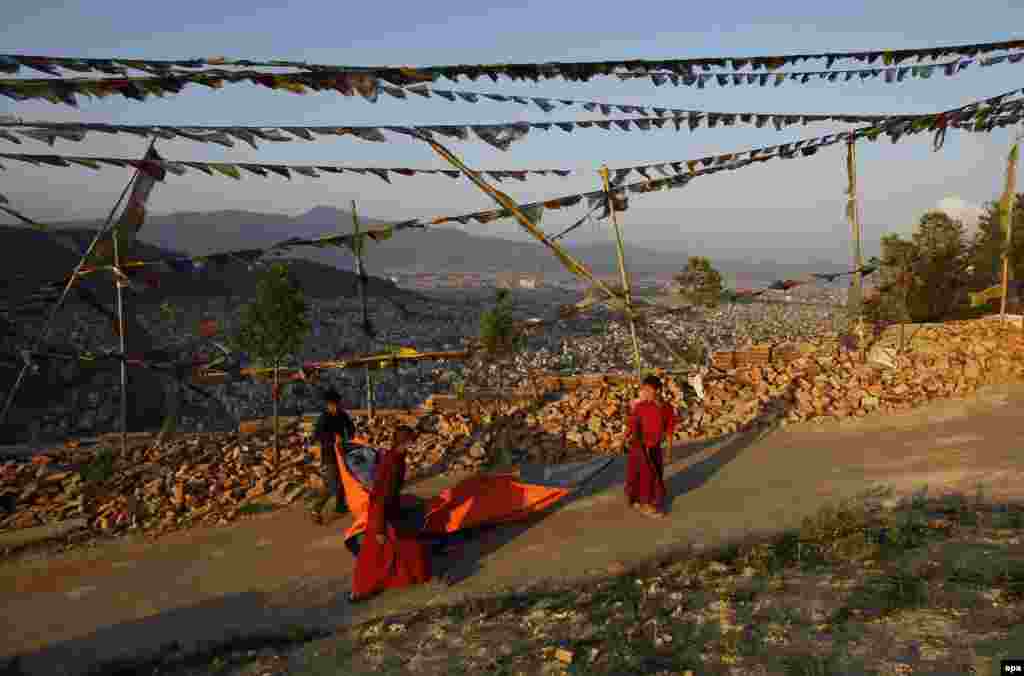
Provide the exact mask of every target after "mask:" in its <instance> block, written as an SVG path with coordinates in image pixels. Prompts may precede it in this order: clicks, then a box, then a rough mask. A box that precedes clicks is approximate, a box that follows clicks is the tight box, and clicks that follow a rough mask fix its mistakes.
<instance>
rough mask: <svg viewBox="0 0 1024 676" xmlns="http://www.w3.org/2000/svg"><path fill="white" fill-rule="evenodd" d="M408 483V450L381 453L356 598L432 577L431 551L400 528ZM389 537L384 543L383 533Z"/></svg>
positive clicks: (354, 583) (358, 565)
mask: <svg viewBox="0 0 1024 676" xmlns="http://www.w3.org/2000/svg"><path fill="white" fill-rule="evenodd" d="M403 483H405V450H404V449H403V448H401V447H399V448H392V449H391V450H388V451H386V452H384V453H382V454H381V456H380V459H379V460H378V462H377V466H376V467H375V469H374V478H373V489H372V490H371V492H370V505H369V510H368V513H367V520H366V535H365V536H364V537H363V541H362V545H361V546H360V550H359V556H358V557H357V559H356V568H355V572H354V573H353V574H352V596H353V597H354V598H353V600H356V601H358V600H361V599H362V598H365V597H367V596H370V595H372V594H375V593H376V592H379V591H383V590H384V589H395V588H398V587H408V586H410V585H414V584H421V583H423V582H427V581H428V580H429V579H430V550H429V548H428V546H427V545H426V544H424V543H422V542H420V541H419V540H418V539H417V537H416V534H415V533H409V532H403V530H402V529H400V528H399V529H396V527H395V524H396V523H397V522H398V515H399V513H400V510H401V507H400V497H399V496H400V493H401V490H402V484H403ZM381 535H383V536H384V539H385V540H386V541H385V542H384V543H382V542H380V540H379V539H378V538H379V536H381Z"/></svg>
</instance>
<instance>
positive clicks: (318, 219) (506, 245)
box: [58, 206, 848, 280]
mask: <svg viewBox="0 0 1024 676" xmlns="http://www.w3.org/2000/svg"><path fill="white" fill-rule="evenodd" d="M361 222H362V223H363V224H364V225H365V226H367V227H371V226H375V225H380V224H384V223H385V221H381V220H379V219H368V218H362V219H361ZM58 225H59V226H61V227H67V228H79V229H80V228H82V227H93V228H94V227H95V223H65V224H58ZM469 227H470V228H471V227H472V226H469ZM510 227H515V226H514V225H511V224H510ZM351 230H352V214H351V213H350V212H348V211H345V210H342V209H335V208H333V207H326V206H319V207H315V208H313V209H311V210H310V211H308V212H306V213H305V214H302V215H300V216H297V217H290V216H286V215H281V214H261V213H255V212H246V211H217V212H207V213H200V212H180V213H174V214H169V215H163V216H152V217H150V219H149V220H148V221H147V223H146V225H145V226H144V227H143V230H142V234H143V236H144V237H145V239H146V241H148V242H151V243H152V244H154V245H157V246H159V247H162V248H165V249H175V250H180V251H188V252H190V253H192V254H203V253H211V252H215V251H226V250H231V249H244V248H249V247H259V246H268V245H270V244H273V243H275V242H279V241H281V240H284V239H288V238H290V237H305V236H311V235H318V234H324V233H328V232H339V231H341V232H351ZM567 247H568V248H569V250H570V251H571V252H572V253H573V255H574V256H576V257H578V258H579V259H580V260H582V261H583V262H584V263H586V264H587V265H589V266H591V267H592V269H593V270H594V271H595V273H597V274H599V275H612V274H616V272H617V268H616V260H617V259H616V252H615V245H614V244H613V243H612V242H611V241H610V240H609V241H608V242H593V241H590V242H588V243H582V244H581V243H573V242H571V241H570V242H568V243H567ZM694 253H699V252H697V251H695V252H694ZM291 255H293V256H295V257H296V258H300V259H303V260H307V261H312V262H315V263H319V264H321V265H326V266H330V267H332V268H337V269H341V270H351V269H352V267H353V265H352V256H351V254H350V253H349V252H348V251H347V250H344V249H335V248H329V249H296V250H294V251H293V252H292V254H291ZM365 260H366V263H367V267H368V270H370V271H371V272H376V273H377V274H381V275H383V274H387V273H391V272H397V271H405V272H498V271H518V272H540V273H543V274H544V275H546V276H549V277H551V278H565V277H568V274H567V273H566V272H565V271H564V269H563V268H562V266H561V265H560V264H559V263H558V262H557V261H556V260H555V258H554V257H553V256H552V255H551V253H550V252H549V251H547V249H546V248H545V247H543V246H541V245H539V244H537V243H536V242H533V241H522V240H519V241H516V240H509V239H502V238H497V237H487V236H481V235H475V234H472V233H471V232H466V231H464V230H460V229H455V228H449V227H436V228H430V229H429V230H408V231H405V232H403V233H401V235H400V236H396V237H393V238H392V239H390V240H387V241H385V242H379V243H372V244H371V246H370V247H369V248H368V251H367V255H366V258H365ZM685 262H686V254H684V253H681V252H678V251H672V250H670V249H668V248H660V247H659V248H657V249H654V248H645V247H643V246H632V245H629V243H628V241H627V247H626V263H627V265H628V266H629V269H630V270H631V271H632V272H633V273H634V274H635V275H643V276H647V275H667V274H670V273H673V272H676V271H678V270H679V269H680V268H681V267H682V266H683V265H685ZM713 262H714V263H715V265H716V267H718V268H719V270H721V271H722V272H723V273H724V274H725V275H726V276H727V277H736V278H739V279H743V280H772V279H777V278H779V277H794V276H797V275H801V274H806V273H808V272H838V271H842V270H845V269H848V268H847V267H846V266H843V265H836V264H834V263H830V262H821V261H810V262H808V263H807V264H806V265H791V264H790V265H786V264H778V263H776V262H774V261H749V260H719V259H717V258H716V259H714V261H713Z"/></svg>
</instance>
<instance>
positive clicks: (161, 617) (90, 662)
mask: <svg viewBox="0 0 1024 676" xmlns="http://www.w3.org/2000/svg"><path fill="white" fill-rule="evenodd" d="M328 585H329V586H328ZM320 587H321V588H320V590H319V592H320V593H318V594H317V599H318V600H315V601H312V602H310V603H308V604H303V603H301V602H297V601H296V602H292V601H289V603H288V604H287V605H283V604H279V603H276V602H275V600H274V598H273V596H272V595H271V594H267V593H263V592H241V593H235V594H229V595H226V596H221V597H218V598H216V599H211V600H209V601H203V602H201V603H197V604H195V605H191V606H187V607H184V608H175V609H173V610H168V611H165V612H162V613H159V614H157V615H154V616H151V617H146V618H143V619H140V620H132V621H127V622H121V623H118V624H114V625H111V626H107V627H103V628H101V629H97V630H96V631H93V632H92V633H90V634H87V635H85V636H81V637H78V638H73V639H68V640H65V641H62V642H59V643H55V644H53V645H48V646H46V647H44V648H41V649H39V650H35V651H32V652H27V653H22V654H21V655H18V656H17V657H16V658H13V660H14V662H15V664H16V667H8V670H7V673H10V674H12V676H13V675H14V674H17V676H36V675H39V676H60V675H67V676H79V675H85V674H101V673H102V674H105V675H111V674H124V675H125V676H127V675H128V674H141V673H157V671H156V670H155V669H154V668H153V667H154V665H152V664H151V665H150V666H148V668H143V665H144V664H145V662H147V661H150V662H152V661H158V660H159V659H160V658H161V657H166V656H167V654H168V653H173V654H178V655H181V654H194V653H196V652H201V651H203V650H205V649H211V648H213V647H215V646H217V645H225V644H233V643H235V642H237V641H238V640H240V639H242V638H246V639H249V640H252V639H254V638H255V639H256V640H258V641H265V642H272V641H274V640H275V637H276V639H277V640H281V639H282V638H283V637H287V636H290V635H294V634H295V633H296V631H297V628H301V630H302V632H303V635H305V636H311V635H312V636H317V635H323V636H326V635H328V634H329V633H330V632H333V631H336V630H337V629H338V627H340V626H342V625H343V624H344V623H345V622H346V621H348V619H349V618H350V617H351V616H352V607H351V605H350V604H349V603H348V600H347V594H348V591H349V590H348V588H347V587H348V585H347V584H346V581H345V580H342V581H331V582H330V583H320ZM334 587H336V589H335V588H334ZM324 599H326V600H324ZM58 622H59V620H58ZM259 637H263V638H262V639H260V638H259ZM252 647H259V646H256V645H254V646H252ZM11 661H12V657H11V656H6V657H2V658H0V665H3V664H5V663H8V664H10V663H11ZM118 663H120V665H119V667H118V666H115V665H118Z"/></svg>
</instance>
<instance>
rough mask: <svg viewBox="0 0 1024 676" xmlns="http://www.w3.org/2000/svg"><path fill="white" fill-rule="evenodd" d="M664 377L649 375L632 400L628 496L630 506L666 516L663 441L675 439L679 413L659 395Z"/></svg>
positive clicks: (628, 434) (627, 468) (628, 431)
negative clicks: (638, 394)
mask: <svg viewBox="0 0 1024 676" xmlns="http://www.w3.org/2000/svg"><path fill="white" fill-rule="evenodd" d="M660 393H661V380H660V379H659V378H658V377H657V376H647V377H646V378H644V380H643V383H642V384H641V386H640V397H639V398H638V399H635V400H633V402H632V404H631V409H630V415H629V424H628V427H627V432H626V434H627V440H628V441H627V443H629V457H628V459H627V462H626V499H627V500H628V501H629V504H630V506H631V507H634V508H636V509H637V510H638V511H640V512H641V513H643V514H646V515H647V516H651V517H654V518H662V517H664V516H665V513H664V511H663V509H664V505H665V477H664V474H665V466H664V462H665V461H664V455H663V451H662V444H663V443H664V441H665V440H666V439H669V440H671V439H672V432H673V430H674V429H675V425H676V417H675V412H674V411H673V410H672V407H671V406H670V405H669V404H668V403H666V402H664V401H662V400H661V399H660V398H659V396H658V395H659V394H660Z"/></svg>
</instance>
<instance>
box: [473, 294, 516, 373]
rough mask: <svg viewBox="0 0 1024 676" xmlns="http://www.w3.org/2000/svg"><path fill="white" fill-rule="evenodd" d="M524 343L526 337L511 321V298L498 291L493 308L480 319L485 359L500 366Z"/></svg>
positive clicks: (481, 340)
mask: <svg viewBox="0 0 1024 676" xmlns="http://www.w3.org/2000/svg"><path fill="white" fill-rule="evenodd" d="M525 343H526V336H525V335H524V334H523V332H522V331H521V330H520V329H519V328H518V327H517V326H516V323H515V321H514V320H513V319H512V296H511V294H510V293H509V292H508V290H507V289H498V292H497V293H496V294H495V299H494V307H492V308H491V309H489V310H487V311H485V312H484V313H483V314H482V315H481V317H480V344H481V346H482V347H483V351H484V354H485V355H486V358H487V359H488V360H489V361H491V362H493V363H496V364H498V365H499V366H500V365H501V363H502V362H504V361H505V360H507V359H509V358H511V357H512V356H514V355H515V354H516V353H517V352H518V351H519V350H521V349H522V348H523V347H524V345H525ZM502 382H503V379H502V376H501V370H500V369H499V370H498V388H499V389H500V388H501V386H502Z"/></svg>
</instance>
